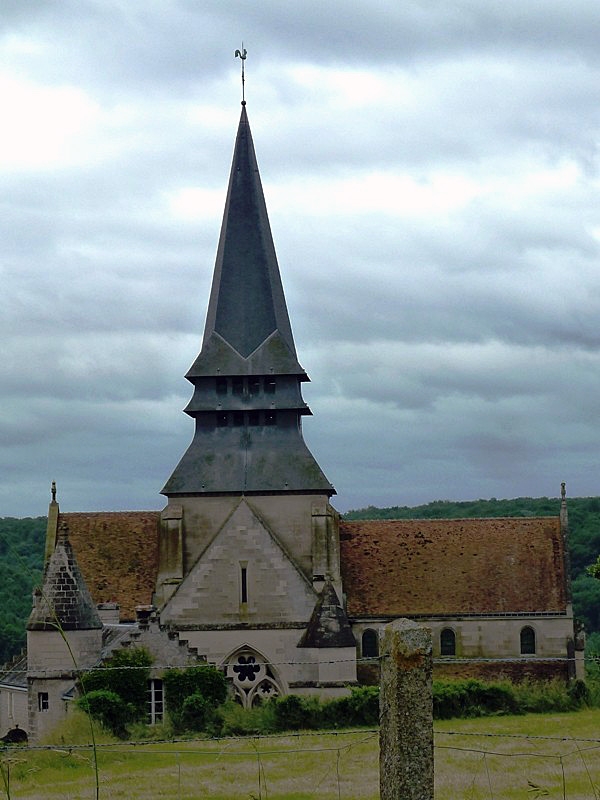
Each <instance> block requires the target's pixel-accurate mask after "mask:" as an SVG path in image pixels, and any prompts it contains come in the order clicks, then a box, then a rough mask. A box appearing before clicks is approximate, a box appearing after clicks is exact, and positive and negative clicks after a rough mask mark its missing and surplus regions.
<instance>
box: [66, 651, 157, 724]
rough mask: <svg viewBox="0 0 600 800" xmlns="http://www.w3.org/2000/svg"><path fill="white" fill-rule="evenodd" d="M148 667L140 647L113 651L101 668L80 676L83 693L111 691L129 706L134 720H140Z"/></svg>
mask: <svg viewBox="0 0 600 800" xmlns="http://www.w3.org/2000/svg"><path fill="white" fill-rule="evenodd" d="M151 664H152V656H151V655H150V653H149V652H148V651H147V650H146V649H145V648H144V647H131V648H127V649H123V650H117V651H115V652H114V653H113V655H112V656H111V657H110V658H108V659H107V660H106V661H105V662H104V664H103V666H102V668H99V669H93V670H90V672H87V673H86V674H85V675H83V676H82V680H81V683H82V684H83V690H84V692H83V693H84V694H89V693H90V692H94V691H103V690H106V691H109V692H113V693H114V694H117V695H118V696H119V697H121V698H122V699H123V700H124V701H125V702H126V703H127V704H128V705H131V706H132V708H133V711H132V714H133V719H134V720H141V719H144V718H145V716H146V701H147V693H148V679H149V678H150V665H151Z"/></svg>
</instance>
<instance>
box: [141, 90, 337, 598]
mask: <svg viewBox="0 0 600 800" xmlns="http://www.w3.org/2000/svg"><path fill="white" fill-rule="evenodd" d="M186 378H187V379H188V380H189V381H190V383H191V384H192V385H193V387H194V390H193V395H192V398H191V400H190V402H189V404H188V406H187V408H186V409H185V412H186V413H187V414H189V415H190V416H191V417H192V419H193V420H194V423H195V431H194V436H193V439H192V441H191V443H190V445H189V447H188V449H187V450H186V452H185V453H184V455H183V457H182V458H181V460H180V462H179V464H178V465H177V466H176V467H175V469H174V471H173V473H172V475H171V477H170V478H169V480H168V481H167V483H166V484H165V486H164V488H163V490H162V493H163V494H164V495H166V496H167V498H168V505H167V508H166V509H165V510H164V511H163V515H162V534H161V557H160V562H161V563H160V567H159V580H158V586H157V602H158V603H159V604H160V603H161V602H163V603H164V602H166V601H167V600H168V598H169V597H170V596H171V595H172V593H173V592H174V591H176V590H177V587H178V585H179V584H180V583H181V581H182V580H184V579H185V576H186V575H187V574H188V573H189V571H190V569H191V568H192V565H193V564H194V563H195V562H196V561H197V559H198V558H199V556H200V555H201V553H202V552H203V551H204V549H205V548H206V547H207V546H208V545H209V543H210V542H211V541H212V539H213V537H214V536H215V534H216V533H217V531H218V530H219V529H220V528H221V526H222V525H223V524H224V523H225V521H226V519H227V518H228V517H229V516H230V515H231V514H232V513H233V511H234V509H235V508H236V507H237V505H238V504H239V502H240V500H241V499H242V498H243V500H244V502H245V503H247V504H248V505H249V507H250V508H251V509H252V512H253V514H254V515H255V516H256V517H257V518H259V519H260V520H261V521H262V522H263V523H264V524H265V526H266V527H267V528H268V529H269V530H270V531H271V532H272V534H273V535H274V536H275V537H276V539H277V540H278V542H279V543H280V544H281V545H282V547H283V548H284V549H285V550H286V552H287V553H288V554H289V556H290V557H291V558H292V560H293V561H294V563H295V564H296V565H297V567H298V568H299V569H300V571H301V572H302V573H303V575H304V576H305V577H306V579H307V580H308V581H309V582H310V583H311V584H312V585H314V587H315V588H316V589H317V590H320V589H321V588H322V587H323V585H324V583H325V581H326V580H330V581H331V582H332V583H333V585H334V586H335V587H336V589H337V590H338V592H340V591H341V578H340V570H339V543H338V533H337V514H336V512H335V511H334V510H333V508H332V507H331V506H330V505H329V499H330V497H331V495H333V494H334V493H335V490H334V488H333V486H332V484H331V483H330V482H329V481H328V480H327V478H326V477H325V475H324V473H323V471H322V470H321V468H320V467H319V465H318V464H317V462H316V460H315V458H314V456H313V455H312V453H311V452H310V450H309V449H308V447H307V446H306V443H305V441H304V438H303V435H302V420H303V418H304V417H305V416H307V415H310V414H311V411H310V409H309V408H308V406H307V404H306V403H305V402H304V399H303V397H302V384H303V383H304V382H305V381H308V380H309V378H308V376H307V374H306V372H305V371H304V369H303V368H302V367H301V366H300V364H299V362H298V357H297V354H296V348H295V344H294V338H293V335H292V328H291V325H290V320H289V316H288V311H287V306H286V302H285V296H284V292H283V286H282V282H281V276H280V273H279V266H278V262H277V256H276V254H275V247H274V244H273V237H272V234H271V228H270V225H269V218H268V215H267V207H266V203H265V198H264V194H263V188H262V184H261V180H260V174H259V170H258V164H257V160H256V155H255V151H254V144H253V141H252V134H251V131H250V124H249V121H248V114H247V110H246V103H245V101H242V111H241V116H240V120H239V125H238V130H237V136H236V141H235V147H234V154H233V162H232V166H231V172H230V177H229V186H228V191H227V199H226V203H225V211H224V214H223V222H222V226H221V234H220V238H219V245H218V249H217V256H216V263H215V268H214V275H213V282H212V289H211V293H210V299H209V303H208V311H207V316H206V324H205V329H204V338H203V341H202V348H201V351H200V354H199V355H198V356H197V358H196V360H195V361H194V363H193V364H192V366H191V368H190V370H189V371H188V373H187V375H186Z"/></svg>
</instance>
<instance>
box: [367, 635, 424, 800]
mask: <svg viewBox="0 0 600 800" xmlns="http://www.w3.org/2000/svg"><path fill="white" fill-rule="evenodd" d="M381 645H382V646H381V689H380V696H379V716H380V733H379V746H380V755H379V776H380V777H379V780H380V797H381V800H433V699H432V689H431V680H432V668H433V663H432V654H431V631H429V630H427V629H426V628H422V627H421V626H420V625H417V624H416V623H414V622H411V621H410V620H408V619H400V620H396V621H395V622H392V623H391V624H390V625H388V626H387V627H386V628H385V631H384V635H383V639H382V642H381Z"/></svg>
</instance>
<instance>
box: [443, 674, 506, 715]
mask: <svg viewBox="0 0 600 800" xmlns="http://www.w3.org/2000/svg"><path fill="white" fill-rule="evenodd" d="M518 711H519V704H518V701H517V698H516V697H515V693H514V688H513V686H512V685H511V684H510V683H508V682H507V681H506V682H504V681H499V682H496V683H484V682H483V681H479V680H476V679H475V678H469V679H467V680H456V681H434V682H433V716H434V718H435V719H450V718H451V717H480V716H484V715H486V714H515V713H518Z"/></svg>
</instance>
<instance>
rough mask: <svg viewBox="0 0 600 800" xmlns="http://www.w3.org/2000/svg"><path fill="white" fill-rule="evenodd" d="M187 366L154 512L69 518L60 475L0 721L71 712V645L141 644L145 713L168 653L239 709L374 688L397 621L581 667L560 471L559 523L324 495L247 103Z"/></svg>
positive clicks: (84, 659) (35, 736) (455, 662)
mask: <svg viewBox="0 0 600 800" xmlns="http://www.w3.org/2000/svg"><path fill="white" fill-rule="evenodd" d="M191 355H192V354H191ZM186 378H187V379H188V381H189V382H190V383H191V384H192V387H193V388H192V395H191V399H190V401H189V403H188V405H187V407H186V408H185V413H186V414H188V415H189V416H190V417H191V418H192V419H193V424H194V433H193V438H192V441H191V444H190V445H189V447H188V448H187V450H186V451H185V452H184V453H183V455H182V457H181V460H180V461H179V463H178V464H177V465H176V466H175V468H174V470H173V472H172V474H171V476H170V477H169V478H168V480H167V481H166V483H165V485H164V487H163V489H162V494H163V495H164V496H165V498H166V503H165V506H164V508H163V510H162V511H161V512H155V511H147V512H138V511H131V512H94V513H79V512H77V513H74V512H63V511H61V510H60V507H59V503H58V501H57V496H56V487H55V486H54V485H53V488H52V499H51V502H50V507H49V513H48V529H47V538H46V553H45V564H46V566H45V571H44V577H43V585H42V587H41V588H40V590H39V591H38V592H37V593H36V595H35V597H34V607H33V610H32V612H31V616H30V618H29V623H28V626H27V649H28V654H27V657H26V658H25V657H24V658H22V659H21V660H20V661H17V662H15V664H13V665H12V666H11V667H10V668H9V669H7V670H6V671H5V672H4V673H3V674H2V675H0V735H2V734H5V733H6V732H7V731H8V730H9V729H11V728H15V726H17V725H18V727H19V728H21V729H24V730H25V731H27V732H28V734H29V737H30V739H32V740H40V739H42V738H43V736H44V735H45V733H47V732H48V731H49V730H51V728H52V726H53V725H55V724H56V723H57V722H59V721H60V720H61V719H62V718H64V716H65V715H66V714H67V713H68V709H69V707H70V706H71V705H72V701H73V697H74V682H75V681H74V678H75V672H76V667H75V665H74V664H73V656H72V655H71V653H70V652H69V648H70V650H71V652H72V653H74V654H75V655H76V660H77V669H86V668H89V667H92V666H94V665H97V664H100V663H102V660H103V659H104V658H106V657H108V656H109V655H110V653H111V652H114V650H115V648H117V647H131V646H135V645H142V646H144V647H146V648H147V649H148V650H149V651H150V652H151V653H152V655H153V657H154V659H155V665H156V669H155V677H154V678H153V680H152V681H151V686H149V719H150V720H151V721H152V720H157V719H160V718H161V715H162V708H163V705H162V687H161V682H160V667H161V666H162V667H163V668H164V667H166V666H171V665H176V666H180V665H185V664H193V663H198V661H203V662H208V663H210V664H214V665H216V666H218V667H219V668H221V669H223V670H224V672H225V673H226V675H227V677H228V679H229V681H230V684H231V691H232V693H234V695H235V697H236V698H237V700H238V701H239V702H240V703H241V704H242V705H243V706H245V707H250V706H252V705H254V704H255V703H257V702H259V701H261V700H263V699H264V698H269V697H274V696H278V695H284V694H290V693H295V694H311V693H320V694H322V695H328V696H335V695H340V694H344V693H347V692H348V689H349V687H352V686H354V685H357V684H358V683H364V682H374V681H376V680H377V656H378V643H379V635H380V632H381V631H382V629H383V628H384V627H385V625H386V624H388V623H389V622H391V621H392V620H394V619H397V618H399V617H409V618H411V619H414V620H416V621H417V622H419V623H422V624H423V625H425V626H427V627H429V628H430V629H431V630H432V634H433V648H434V657H435V659H436V670H438V672H439V673H440V674H448V675H457V674H469V675H471V674H473V675H475V674H476V675H481V676H489V677H492V676H498V675H504V676H512V677H522V676H523V675H530V676H534V677H548V676H556V675H560V676H562V677H564V678H565V679H567V678H569V677H573V676H574V675H575V674H576V672H577V673H579V671H580V665H581V660H580V659H579V658H578V653H577V652H576V647H575V642H574V632H573V612H572V603H571V595H570V584H569V579H568V548H567V545H568V541H567V539H568V518H567V503H566V496H565V491H564V484H563V490H562V497H561V499H560V501H559V500H557V514H556V516H555V517H544V518H531V517H530V518H514V519H506V518H505V519H464V520H409V521H406V520H390V521H386V520H377V521H347V520H343V519H341V518H340V515H339V514H338V513H337V512H336V510H335V508H334V507H333V506H332V504H331V498H332V496H333V495H334V494H335V489H334V487H333V485H332V483H331V482H330V480H329V478H328V477H327V476H326V475H325V474H324V473H323V471H322V470H321V468H320V466H319V464H318V463H317V462H316V460H315V458H314V456H313V455H312V453H311V452H310V450H309V449H308V447H307V445H306V443H305V441H304V438H303V434H302V424H303V418H304V417H307V416H309V415H310V414H311V411H310V409H309V408H308V406H307V404H306V403H305V402H304V400H303V396H302V385H303V383H304V382H306V381H308V380H309V379H308V376H307V374H306V372H305V370H304V368H303V367H302V366H301V365H300V363H299V360H298V356H297V353H296V348H295V344H294V338H293V334H292V327H291V324H290V319H289V316H288V310H287V306H286V301H285V296H284V291H283V285H282V281H281V276H280V271H279V265H278V261H277V256H276V253H275V247H274V243H273V237H272V234H271V229H270V225H269V219H268V215H267V206H266V203H265V197H264V194H263V189H262V185H261V180H260V175H259V170H258V164H257V160H256V155H255V151H254V145H253V141H252V135H251V132H250V124H249V121H248V114H247V109H246V103H245V101H243V102H242V110H241V116H240V120H239V125H238V129H237V136H236V140H235V146H234V154H233V163H232V166H231V173H230V177H229V186H228V192H227V199H226V203H225V210H224V215H223V222H222V227H221V233H220V238H219V243H218V249H217V256H216V263H215V267H214V275H213V282H212V289H211V292H210V298H209V302H208V311H207V315H206V323H205V328H204V337H203V341H202V346H201V350H200V353H199V354H198V356H197V357H196V359H195V360H194V361H193V363H192V366H191V367H190V369H189V371H188V373H187V375H186ZM58 623H60V627H61V629H62V632H60V631H58V630H57V625H58ZM65 640H68V643H69V647H67V643H66V641H65ZM579 655H581V654H579Z"/></svg>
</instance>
